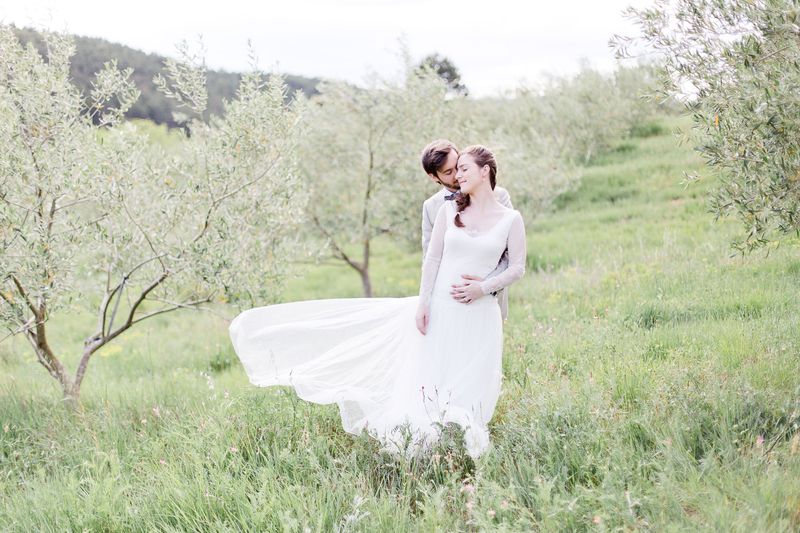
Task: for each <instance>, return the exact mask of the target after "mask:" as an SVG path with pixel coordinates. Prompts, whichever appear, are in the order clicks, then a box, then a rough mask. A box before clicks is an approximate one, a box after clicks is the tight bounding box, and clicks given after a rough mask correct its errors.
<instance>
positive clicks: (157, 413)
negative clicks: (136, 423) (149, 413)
mask: <svg viewBox="0 0 800 533" xmlns="http://www.w3.org/2000/svg"><path fill="white" fill-rule="evenodd" d="M153 416H154V417H156V418H161V410H160V409H159V408H158V406H157V405H156V406H155V407H153Z"/></svg>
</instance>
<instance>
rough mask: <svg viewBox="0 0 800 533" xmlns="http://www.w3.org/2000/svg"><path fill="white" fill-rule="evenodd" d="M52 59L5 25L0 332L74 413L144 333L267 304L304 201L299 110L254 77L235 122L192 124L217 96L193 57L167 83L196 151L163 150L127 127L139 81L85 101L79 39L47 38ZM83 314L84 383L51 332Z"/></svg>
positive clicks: (177, 65) (0, 91) (116, 76)
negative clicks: (110, 346)
mask: <svg viewBox="0 0 800 533" xmlns="http://www.w3.org/2000/svg"><path fill="white" fill-rule="evenodd" d="M46 45H47V54H46V57H42V56H41V55H40V54H39V53H38V52H37V51H36V50H35V49H34V48H33V47H32V46H30V45H29V46H27V47H23V46H21V45H20V43H19V42H18V41H17V39H16V37H15V36H14V33H13V32H12V30H11V29H10V28H8V27H5V26H0V146H2V148H0V150H2V156H0V323H2V325H3V326H5V327H6V328H7V329H8V330H9V331H10V333H11V334H20V335H24V337H25V339H27V341H28V342H29V343H30V345H31V347H32V349H33V352H34V353H35V356H36V358H37V360H38V362H39V363H41V364H42V365H43V366H44V367H45V368H46V369H47V371H48V372H49V373H50V375H52V376H53V377H54V378H55V379H56V380H58V382H59V384H60V386H61V388H62V390H63V395H64V398H65V400H67V401H68V403H69V404H71V405H75V403H76V401H77V400H78V398H79V394H80V389H81V384H82V383H83V380H84V377H85V374H86V370H87V367H88V364H89V362H90V360H91V358H92V355H93V354H94V353H96V352H97V350H99V349H100V348H102V347H103V346H104V345H106V344H107V343H109V342H110V341H112V340H113V339H115V338H117V337H118V336H120V335H122V334H123V333H125V332H126V331H128V330H129V329H130V328H132V327H134V326H137V325H138V324H140V323H141V322H143V321H144V320H146V319H148V318H150V317H154V316H157V315H161V314H163V313H167V312H171V311H174V310H178V309H197V308H201V307H202V306H203V305H204V304H208V303H211V302H217V301H241V302H245V301H253V300H256V299H265V298H269V297H270V295H271V294H272V291H274V290H275V287H276V282H278V281H279V280H280V279H281V277H282V274H283V267H284V265H285V262H286V259H287V257H289V256H290V253H291V251H292V249H293V248H294V242H293V241H294V235H295V234H296V232H295V227H296V226H295V225H296V223H297V222H298V221H299V219H300V217H299V215H300V214H302V210H303V206H304V201H305V198H304V195H303V194H302V188H301V187H300V185H299V182H298V177H297V174H296V172H295V160H294V154H295V147H296V142H297V139H298V135H299V133H300V130H299V118H300V112H301V108H300V107H298V105H300V104H291V105H287V104H286V103H285V98H284V97H285V87H284V85H283V83H282V81H281V80H280V78H279V77H278V76H271V77H270V78H269V81H265V79H264V77H262V76H261V75H260V74H258V73H251V74H247V75H245V76H243V78H242V81H241V84H240V86H239V90H238V95H237V98H236V100H234V101H232V102H229V103H228V104H227V105H226V113H225V116H224V118H212V120H211V121H210V122H209V123H205V122H203V121H201V120H199V119H197V118H195V119H189V118H187V117H190V116H195V117H199V116H201V114H202V112H203V110H204V109H205V105H206V101H207V95H206V92H205V71H204V68H203V66H202V62H201V61H200V60H198V59H197V58H193V57H192V56H191V54H189V53H188V48H187V47H186V46H185V45H184V46H182V47H181V53H182V55H181V59H180V60H175V61H173V60H170V61H167V62H166V64H165V77H161V76H159V77H158V78H157V79H156V80H155V82H156V84H157V85H158V86H159V87H160V89H161V90H162V91H163V92H164V93H165V94H167V95H168V96H170V97H171V98H174V99H175V100H176V101H177V103H178V105H179V106H180V107H182V108H183V109H184V119H185V132H186V138H185V139H184V141H183V142H182V143H180V147H179V148H178V149H177V150H176V151H174V152H165V151H164V150H162V149H158V148H157V147H156V148H154V147H152V146H150V145H149V144H148V142H147V139H146V137H145V136H144V135H142V134H141V133H139V132H138V130H137V129H136V128H135V127H134V126H133V125H131V124H128V123H125V122H124V121H123V114H124V113H125V111H126V110H127V109H128V108H129V107H130V106H131V105H132V104H133V102H135V100H136V98H137V96H138V91H137V90H136V88H135V87H134V85H133V84H132V82H131V71H130V70H129V69H128V70H124V71H120V70H118V69H117V68H116V65H115V64H114V63H113V62H111V63H107V64H106V65H105V67H104V68H103V70H102V71H100V72H99V73H98V74H97V77H96V80H95V82H94V84H93V88H92V90H91V93H90V94H88V95H83V94H81V93H80V92H79V91H78V90H77V89H76V88H75V86H74V85H73V84H72V83H71V82H70V79H69V62H70V58H71V56H72V55H73V53H74V51H75V49H74V44H73V41H72V39H71V38H70V37H68V36H65V35H60V34H54V33H49V34H47V35H46ZM76 307H77V308H79V309H85V310H87V311H88V312H90V313H91V314H93V315H94V317H95V318H94V322H95V325H94V327H91V326H90V325H88V324H87V329H86V338H85V342H84V345H83V349H82V352H81V353H80V354H75V355H76V356H75V358H74V359H77V360H78V363H77V368H76V369H75V370H74V372H73V371H70V370H68V368H67V366H66V365H65V364H64V362H63V361H64V359H65V355H68V354H64V353H63V351H62V350H61V349H60V348H59V346H56V345H53V344H51V342H50V339H49V338H48V328H47V326H48V321H49V320H50V319H51V317H52V316H53V315H54V314H56V313H57V312H59V311H61V312H68V311H71V310H73V309H75V308H76ZM81 316H83V315H81ZM89 316H91V315H89Z"/></svg>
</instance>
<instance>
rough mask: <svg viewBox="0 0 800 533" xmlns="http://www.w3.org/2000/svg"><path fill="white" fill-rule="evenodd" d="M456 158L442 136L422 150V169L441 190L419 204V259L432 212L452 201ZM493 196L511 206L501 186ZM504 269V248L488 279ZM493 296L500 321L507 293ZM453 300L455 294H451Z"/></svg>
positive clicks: (505, 313) (455, 187)
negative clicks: (420, 206) (420, 208)
mask: <svg viewBox="0 0 800 533" xmlns="http://www.w3.org/2000/svg"><path fill="white" fill-rule="evenodd" d="M457 161H458V149H457V148H456V145H455V144H453V143H452V142H450V141H448V140H446V139H439V140H437V141H433V142H432V143H430V144H429V145H428V146H426V147H425V149H424V150H422V168H423V169H424V170H425V173H426V174H428V176H429V177H430V178H431V179H432V180H433V181H434V183H437V184H439V185H441V186H442V190H440V191H438V192H437V193H436V194H434V195H433V196H431V197H430V198H428V199H427V200H425V202H424V203H423V204H422V260H423V261H424V260H425V254H426V253H427V252H428V243H430V240H431V231H433V221H434V220H436V213H438V212H439V208H440V207H441V206H442V205H443V204H444V203H445V202H448V201H452V200H453V198H454V197H455V193H456V192H457V191H458V181H456V162H457ZM494 195H495V197H496V198H497V201H498V202H500V203H501V204H503V205H504V206H506V207H508V208H509V209H513V207H512V206H511V198H510V197H509V195H508V191H507V190H505V189H504V188H502V187H499V186H498V187H495V188H494ZM507 268H508V249H506V251H505V252H503V255H502V257H500V262H499V263H498V265H497V268H495V269H494V270H493V271H492V272H491V273H490V274H489V275H488V276H486V277H487V278H491V277H494V276H496V275H497V274H499V273H500V272H502V271H504V270H505V269H507ZM461 277H462V278H464V279H465V280H473V281H483V278H479V277H477V276H473V275H468V274H462V275H461ZM464 285H465V284H462V285H456V286H455V288H460V287H463V286H464ZM494 294H495V296H496V297H497V302H498V304H499V305H500V313H501V315H502V317H503V320H505V319H506V318H508V293H507V291H506V290H505V289H501V290H499V291H497V292H496V293H494ZM453 298H455V299H456V300H457V299H458V298H457V297H456V296H453Z"/></svg>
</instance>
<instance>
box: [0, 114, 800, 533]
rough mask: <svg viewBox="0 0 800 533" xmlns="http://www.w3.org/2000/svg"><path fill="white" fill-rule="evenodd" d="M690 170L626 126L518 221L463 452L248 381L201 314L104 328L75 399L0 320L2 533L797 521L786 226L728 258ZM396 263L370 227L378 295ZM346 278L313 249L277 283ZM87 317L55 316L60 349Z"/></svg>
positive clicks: (796, 319) (795, 359)
mask: <svg viewBox="0 0 800 533" xmlns="http://www.w3.org/2000/svg"><path fill="white" fill-rule="evenodd" d="M679 122H680V123H681V124H684V125H686V123H685V122H682V121H676V120H675V119H663V123H664V124H665V125H666V126H668V127H669V128H671V127H674V126H676V125H677V124H678V123H679ZM501 163H502V162H501ZM692 170H699V171H700V172H701V174H702V175H705V176H708V173H707V171H705V170H704V169H703V166H702V163H701V161H700V160H699V159H698V158H697V156H695V155H694V154H693V153H692V151H691V149H690V148H688V147H686V146H679V145H678V144H677V140H676V139H675V137H673V136H672V135H670V134H669V133H665V134H661V135H655V136H651V137H647V138H636V139H631V140H628V141H626V142H624V143H622V144H620V145H619V146H618V147H616V149H615V150H614V151H612V152H611V153H609V154H606V155H604V156H602V157H601V158H600V159H598V160H597V161H596V162H594V163H593V165H592V166H590V167H587V168H586V169H585V172H584V175H583V178H582V182H581V186H580V187H579V188H578V189H577V190H576V191H574V192H572V193H569V194H567V195H565V196H564V197H562V198H561V199H560V200H559V201H558V203H557V208H556V209H555V211H554V212H552V213H548V214H544V215H542V216H541V217H540V218H539V219H538V220H537V222H536V223H534V224H530V225H529V226H528V228H527V230H528V273H527V274H526V276H525V278H523V280H522V281H520V282H519V283H518V284H516V285H515V286H514V287H512V289H511V293H510V294H511V309H510V317H509V320H508V322H507V323H506V330H505V353H504V388H503V392H502V394H501V397H500V401H499V403H498V407H497V411H496V413H495V417H494V419H493V421H492V424H491V428H490V429H491V435H492V441H493V448H492V449H491V450H490V451H489V452H488V453H487V454H486V455H484V456H483V457H482V458H481V459H480V460H479V461H477V462H476V463H473V462H472V461H471V460H470V459H468V458H466V457H465V456H464V454H463V452H462V451H461V449H460V448H459V447H458V446H457V445H456V444H453V443H454V442H456V441H457V438H455V437H454V439H453V440H448V441H446V442H443V443H442V445H441V446H440V448H439V449H437V450H435V453H433V454H431V455H428V456H425V457H423V458H419V459H415V460H406V459H402V458H394V457H392V456H388V455H385V454H382V453H381V452H380V451H379V448H378V445H377V444H376V443H375V442H373V441H371V440H370V439H368V438H366V437H359V438H355V437H353V436H350V435H348V434H346V433H344V432H343V431H342V429H341V425H340V422H339V419H338V414H337V410H336V408H335V407H333V406H319V405H312V404H308V403H306V402H303V401H300V400H298V399H297V398H296V397H295V395H294V394H293V393H292V392H291V391H290V390H288V389H281V388H271V389H257V388H254V387H252V386H250V385H249V384H248V383H247V379H246V376H245V374H244V371H243V370H242V369H241V367H240V366H239V364H238V360H237V359H236V357H235V355H234V354H233V352H232V350H231V347H230V345H229V342H228V338H227V325H226V323H225V322H224V321H223V320H222V319H220V318H217V317H215V316H213V315H206V314H193V313H184V314H173V315H171V316H165V317H163V318H161V317H159V318H158V319H154V320H153V322H151V323H145V324H144V326H143V327H141V328H139V329H137V330H133V331H131V332H130V333H128V334H126V335H125V336H123V337H121V338H120V339H118V340H117V341H115V342H114V343H113V344H111V345H109V346H107V347H105V348H104V349H103V351H102V352H100V353H99V354H98V356H97V357H96V358H95V359H94V360H93V362H92V364H91V367H90V369H89V373H88V377H87V380H86V382H85V384H84V388H83V393H82V394H83V396H82V398H83V405H84V410H83V411H82V412H81V413H80V414H77V415H72V414H69V413H68V412H67V411H66V410H65V409H64V408H63V407H62V406H61V405H60V391H59V389H58V388H57V387H56V384H55V382H54V381H53V380H52V378H50V377H49V376H48V375H47V374H46V372H45V371H44V369H43V368H41V366H39V365H38V363H36V362H35V360H34V358H33V355H32V354H31V353H29V348H28V347H27V346H26V345H25V344H24V343H23V341H22V339H11V340H6V341H5V342H3V343H2V344H0V423H2V430H1V431H0V464H1V465H2V468H1V469H0V491H2V506H1V507H0V531H65V530H74V531H82V530H86V531H187V530H189V531H241V530H252V531H304V530H306V531H332V530H340V531H480V530H498V531H528V530H541V531H561V530H564V531H574V530H591V531H595V530H596V531H610V530H653V531H687V530H693V531H694V530H700V531H747V532H753V531H797V530H798V529H800V429H799V426H800V357H799V354H800V328H799V327H798V324H800V308H799V306H798V302H800V241H798V239H796V238H789V239H786V240H785V241H784V242H782V243H781V245H780V246H779V247H773V248H771V249H770V253H769V254H768V255H767V254H765V253H756V254H754V255H752V256H749V257H745V258H742V257H738V256H732V255H731V250H730V248H729V242H730V240H731V239H732V238H733V237H734V236H735V235H736V232H737V231H739V227H738V225H737V222H736V221H731V220H725V221H719V222H715V221H714V220H713V219H712V216H711V215H710V214H709V213H708V212H707V209H706V200H705V198H706V194H707V190H708V187H712V186H713V184H714V182H713V179H711V178H708V177H707V178H705V179H703V180H701V181H700V182H698V183H694V184H691V185H689V186H687V187H684V186H683V185H682V184H681V179H682V172H683V171H692ZM499 181H500V183H501V184H503V185H504V186H507V188H508V189H510V191H511V192H512V195H513V190H514V184H513V183H507V184H506V183H503V182H502V175H501V176H499ZM418 273H419V254H418V253H416V252H414V253H407V252H404V251H403V250H402V249H398V248H396V247H394V246H392V243H389V242H382V243H379V246H377V252H376V257H375V258H374V266H373V284H374V287H375V292H376V294H377V295H379V296H388V295H409V294H414V293H416V291H417V283H418ZM359 292H360V280H359V278H358V276H357V275H356V274H355V273H354V272H353V271H351V270H348V269H347V268H345V267H340V266H334V265H325V266H318V267H314V268H311V269H309V270H308V271H307V272H306V273H305V275H303V276H302V277H299V278H297V279H293V280H291V281H290V283H289V285H288V288H287V291H286V293H285V295H284V299H285V300H287V301H288V300H295V299H309V298H328V297H341V296H358V295H359ZM229 313H230V314H231V315H232V314H233V312H232V311H229ZM93 324H94V323H93V321H92V320H91V317H87V316H83V315H81V314H79V313H73V314H70V315H66V316H61V317H58V318H57V319H56V320H55V321H54V323H53V329H54V332H53V337H54V340H53V344H54V345H55V346H57V347H61V348H62V349H63V353H64V354H66V355H65V359H66V361H67V363H68V365H70V366H71V367H72V368H74V365H75V364H76V358H75V357H72V358H71V357H69V355H68V354H70V353H71V354H73V355H75V354H78V353H79V348H80V345H81V342H82V339H83V338H84V337H85V336H86V335H87V333H88V330H89V329H91V327H92V325H93Z"/></svg>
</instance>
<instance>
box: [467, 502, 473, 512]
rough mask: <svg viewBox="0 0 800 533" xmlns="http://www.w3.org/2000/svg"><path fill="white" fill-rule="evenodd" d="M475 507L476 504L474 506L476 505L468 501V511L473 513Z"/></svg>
mask: <svg viewBox="0 0 800 533" xmlns="http://www.w3.org/2000/svg"><path fill="white" fill-rule="evenodd" d="M474 505H475V504H474V503H472V501H468V502H467V511H471V510H472V507H473V506H474Z"/></svg>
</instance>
